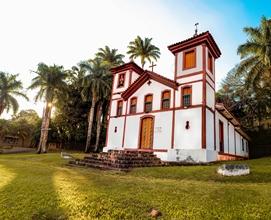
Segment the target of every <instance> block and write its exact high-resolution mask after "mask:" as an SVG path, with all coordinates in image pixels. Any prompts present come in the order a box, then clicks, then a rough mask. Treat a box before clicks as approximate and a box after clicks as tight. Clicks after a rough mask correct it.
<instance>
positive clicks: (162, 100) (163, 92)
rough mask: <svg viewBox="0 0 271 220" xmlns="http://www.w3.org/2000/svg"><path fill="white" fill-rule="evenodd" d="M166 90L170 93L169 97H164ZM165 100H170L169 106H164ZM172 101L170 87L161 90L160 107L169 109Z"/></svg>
mask: <svg viewBox="0 0 271 220" xmlns="http://www.w3.org/2000/svg"><path fill="white" fill-rule="evenodd" d="M166 92H168V93H169V98H168V99H164V97H163V96H164V94H165V93H166ZM165 100H168V102H169V105H168V107H167V108H165V107H164V106H163V104H164V101H165ZM170 101H171V91H170V90H169V89H166V90H164V91H162V92H161V106H160V109H161V110H168V109H170Z"/></svg>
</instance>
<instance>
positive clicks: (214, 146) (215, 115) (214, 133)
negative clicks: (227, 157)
mask: <svg viewBox="0 0 271 220" xmlns="http://www.w3.org/2000/svg"><path fill="white" fill-rule="evenodd" d="M214 150H216V115H215V111H214Z"/></svg>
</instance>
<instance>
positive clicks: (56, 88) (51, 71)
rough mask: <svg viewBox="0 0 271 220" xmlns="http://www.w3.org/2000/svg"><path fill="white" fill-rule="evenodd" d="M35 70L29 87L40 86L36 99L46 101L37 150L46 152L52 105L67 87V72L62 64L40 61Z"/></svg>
mask: <svg viewBox="0 0 271 220" xmlns="http://www.w3.org/2000/svg"><path fill="white" fill-rule="evenodd" d="M34 72H35V73H36V74H37V76H36V77H35V78H33V79H32V84H31V85H30V87H29V89H37V88H38V89H39V90H38V93H37V95H36V97H35V101H37V100H44V101H45V107H44V109H43V116H42V125H41V135H40V141H39V146H38V150H37V152H38V153H41V152H43V153H46V151H47V148H46V144H47V139H48V130H49V123H50V117H51V112H52V106H53V104H54V103H55V102H56V101H57V99H59V98H61V96H63V94H64V92H65V90H66V88H67V84H66V82H65V79H66V77H67V72H65V71H64V69H63V67H62V66H57V65H53V66H47V65H46V64H44V63H39V64H38V68H37V71H34Z"/></svg>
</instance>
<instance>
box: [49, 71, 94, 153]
mask: <svg viewBox="0 0 271 220" xmlns="http://www.w3.org/2000/svg"><path fill="white" fill-rule="evenodd" d="M84 77H85V72H84V71H83V70H82V69H81V68H79V67H76V66H74V67H72V69H71V70H69V77H68V79H67V81H68V88H67V91H66V94H67V96H65V97H63V98H62V99H60V100H58V102H57V103H56V111H55V114H54V117H53V122H54V125H55V128H56V131H54V132H55V133H57V135H58V137H57V139H59V141H60V142H61V143H62V144H63V146H64V147H70V145H72V146H71V147H73V148H74V149H77V150H79V149H80V147H81V145H82V144H83V143H84V144H85V141H86V135H85V134H86V132H87V123H86V121H87V119H88V117H87V116H88V111H89V106H90V104H91V103H90V101H89V100H87V101H82V97H81V91H82V89H83V85H82V82H83V79H84ZM55 136H56V135H55ZM55 136H54V137H55ZM49 138H50V137H49ZM55 140H56V139H55Z"/></svg>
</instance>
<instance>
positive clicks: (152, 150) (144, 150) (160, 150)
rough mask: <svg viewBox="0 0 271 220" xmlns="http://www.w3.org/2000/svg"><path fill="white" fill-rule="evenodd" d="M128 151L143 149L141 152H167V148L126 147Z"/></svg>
mask: <svg viewBox="0 0 271 220" xmlns="http://www.w3.org/2000/svg"><path fill="white" fill-rule="evenodd" d="M124 150H126V151H139V152H140V151H141V152H167V151H168V150H167V149H138V148H124Z"/></svg>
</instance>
